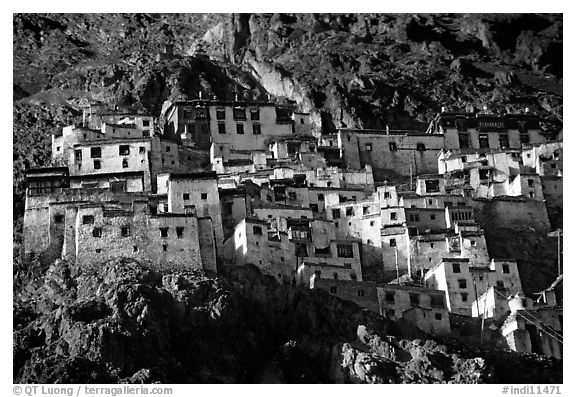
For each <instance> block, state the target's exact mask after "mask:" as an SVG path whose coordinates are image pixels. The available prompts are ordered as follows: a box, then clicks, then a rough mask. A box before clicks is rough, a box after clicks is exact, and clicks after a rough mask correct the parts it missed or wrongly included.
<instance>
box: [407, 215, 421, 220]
mask: <svg viewBox="0 0 576 397" xmlns="http://www.w3.org/2000/svg"><path fill="white" fill-rule="evenodd" d="M408 219H410V222H420V215H419V214H410V215H409V217H408Z"/></svg>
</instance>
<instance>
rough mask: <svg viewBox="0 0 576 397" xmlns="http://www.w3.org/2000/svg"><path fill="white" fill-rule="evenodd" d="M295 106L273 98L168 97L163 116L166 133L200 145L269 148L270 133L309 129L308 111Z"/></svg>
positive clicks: (304, 131) (244, 148)
mask: <svg viewBox="0 0 576 397" xmlns="http://www.w3.org/2000/svg"><path fill="white" fill-rule="evenodd" d="M295 110H296V109H295V106H293V105H279V104H275V103H272V102H246V101H217V100H202V99H195V100H188V101H182V100H180V101H174V102H171V101H166V102H165V103H164V105H163V106H162V114H161V119H162V120H163V121H164V123H165V126H164V133H165V134H176V135H178V136H181V137H182V138H183V141H184V142H190V143H191V144H193V145H194V146H196V147H198V148H201V149H206V150H207V149H210V146H212V145H229V146H230V147H232V148H234V149H240V150H254V149H265V148H267V144H266V141H267V139H268V138H270V137H273V136H284V135H292V134H295V133H296V132H298V133H306V132H308V131H309V126H310V119H309V117H308V115H307V114H305V113H297V112H295ZM296 125H298V128H296ZM308 133H309V132H308Z"/></svg>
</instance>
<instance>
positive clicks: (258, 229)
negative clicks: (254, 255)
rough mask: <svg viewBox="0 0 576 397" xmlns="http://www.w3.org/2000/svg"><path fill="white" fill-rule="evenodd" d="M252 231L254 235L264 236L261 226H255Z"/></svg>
mask: <svg viewBox="0 0 576 397" xmlns="http://www.w3.org/2000/svg"><path fill="white" fill-rule="evenodd" d="M252 231H253V232H254V234H257V235H262V228H261V227H260V226H253V227H252Z"/></svg>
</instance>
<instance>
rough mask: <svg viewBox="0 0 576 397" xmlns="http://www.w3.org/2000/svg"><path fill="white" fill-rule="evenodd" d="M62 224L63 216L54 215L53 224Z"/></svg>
mask: <svg viewBox="0 0 576 397" xmlns="http://www.w3.org/2000/svg"><path fill="white" fill-rule="evenodd" d="M62 222H64V215H62V214H56V215H54V223H62Z"/></svg>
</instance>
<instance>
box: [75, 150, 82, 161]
mask: <svg viewBox="0 0 576 397" xmlns="http://www.w3.org/2000/svg"><path fill="white" fill-rule="evenodd" d="M74 161H76V162H77V163H81V162H82V149H78V150H74Z"/></svg>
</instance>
